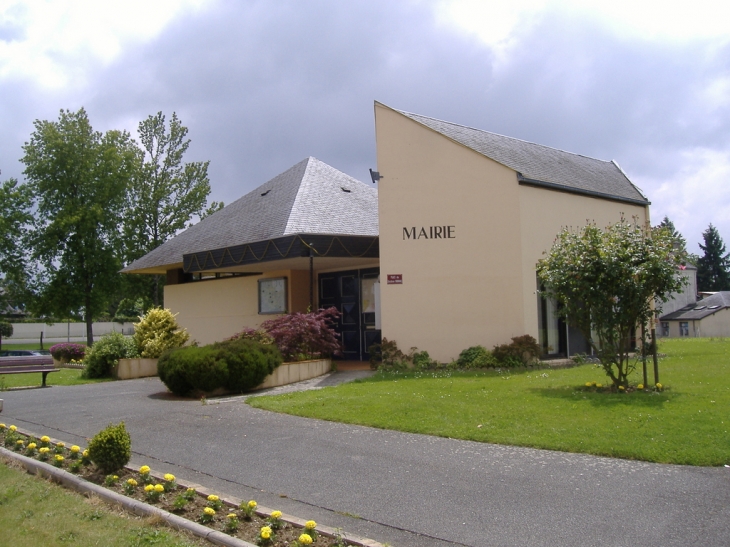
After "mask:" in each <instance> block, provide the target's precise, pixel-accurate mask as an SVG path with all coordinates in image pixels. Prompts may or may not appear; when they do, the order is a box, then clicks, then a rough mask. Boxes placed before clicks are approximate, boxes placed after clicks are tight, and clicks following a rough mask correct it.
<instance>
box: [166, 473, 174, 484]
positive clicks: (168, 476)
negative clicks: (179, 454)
mask: <svg viewBox="0 0 730 547" xmlns="http://www.w3.org/2000/svg"><path fill="white" fill-rule="evenodd" d="M165 480H166V481H167V482H172V481H174V480H175V475H172V474H171V473H165Z"/></svg>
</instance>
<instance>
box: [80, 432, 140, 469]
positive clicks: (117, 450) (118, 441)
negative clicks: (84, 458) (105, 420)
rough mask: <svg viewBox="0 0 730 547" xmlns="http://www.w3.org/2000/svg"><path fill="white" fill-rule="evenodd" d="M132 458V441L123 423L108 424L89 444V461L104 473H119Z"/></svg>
mask: <svg viewBox="0 0 730 547" xmlns="http://www.w3.org/2000/svg"><path fill="white" fill-rule="evenodd" d="M131 457H132V439H131V438H130V437H129V433H127V429H126V427H124V422H120V423H119V424H117V425H114V424H109V425H108V426H107V427H106V428H105V429H102V430H101V431H99V433H97V434H96V435H94V438H92V439H91V441H90V442H89V459H90V460H91V461H92V462H94V464H96V466H97V467H98V468H99V469H100V470H101V471H102V472H103V473H104V474H107V475H108V474H110V473H114V472H115V471H119V470H120V469H121V468H122V467H124V466H125V465H127V463H129V459H130V458H131Z"/></svg>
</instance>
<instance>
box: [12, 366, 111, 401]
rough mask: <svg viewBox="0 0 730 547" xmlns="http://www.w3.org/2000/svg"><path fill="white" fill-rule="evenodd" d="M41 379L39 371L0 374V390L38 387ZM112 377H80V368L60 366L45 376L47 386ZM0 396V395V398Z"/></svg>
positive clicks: (88, 381)
mask: <svg viewBox="0 0 730 547" xmlns="http://www.w3.org/2000/svg"><path fill="white" fill-rule="evenodd" d="M42 380H43V378H42V375H41V373H40V372H30V373H28V374H0V391H2V390H5V389H10V388H16V387H27V386H30V387H39V386H40V385H41V381H42ZM113 381H114V378H90V379H89V378H82V377H81V369H73V368H62V369H61V370H59V371H58V372H52V373H51V374H49V375H48V376H47V377H46V385H48V386H75V385H78V384H95V383H98V382H113ZM1 398H2V397H0V399H1Z"/></svg>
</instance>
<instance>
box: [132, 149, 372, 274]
mask: <svg viewBox="0 0 730 547" xmlns="http://www.w3.org/2000/svg"><path fill="white" fill-rule="evenodd" d="M305 233H306V234H323V235H355V236H377V235H378V191H377V190H376V189H375V188H373V187H371V186H368V185H366V184H365V183H363V182H360V181H359V180H357V179H354V178H352V177H351V176H349V175H346V174H345V173H342V172H341V171H338V170H337V169H335V168H334V167H332V166H330V165H327V164H326V163H324V162H321V161H320V160H318V159H316V158H313V157H309V158H307V159H305V160H303V161H301V162H299V163H297V164H296V165H294V166H293V167H291V168H289V169H288V170H286V171H284V172H283V173H281V174H280V175H277V176H276V177H274V178H273V179H271V180H270V181H268V182H266V183H264V184H262V185H261V186H259V187H258V188H256V189H255V190H253V191H252V192H249V193H248V194H246V195H245V196H243V197H242V198H240V199H238V200H236V201H234V202H233V203H231V204H229V205H227V206H226V207H224V208H223V209H221V210H220V211H217V212H215V213H214V214H212V215H210V216H209V217H206V218H204V219H203V220H201V221H200V222H198V223H197V224H195V225H194V226H191V227H190V228H188V229H187V230H185V231H184V232H181V233H180V234H178V235H177V236H175V237H174V238H172V239H170V240H168V241H167V242H165V243H163V244H162V245H160V246H159V247H157V248H156V249H154V250H152V251H150V252H149V253H147V254H146V255H145V256H143V257H141V258H139V259H138V260H135V261H134V262H132V263H131V264H129V265H128V266H127V267H126V268H124V269H123V270H122V271H123V272H140V273H142V272H144V271H145V270H147V271H150V270H151V269H156V268H158V269H159V268H160V267H162V266H174V265H182V262H183V255H184V254H189V253H195V252H200V251H207V250H210V249H219V248H222V247H230V246H235V245H244V244H247V243H253V242H257V241H265V240H270V239H275V238H278V237H283V236H287V235H294V234H305Z"/></svg>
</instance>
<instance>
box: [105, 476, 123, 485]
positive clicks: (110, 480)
mask: <svg viewBox="0 0 730 547" xmlns="http://www.w3.org/2000/svg"><path fill="white" fill-rule="evenodd" d="M118 482H119V475H107V476H106V477H104V486H114V485H115V484H117V483H118Z"/></svg>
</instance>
